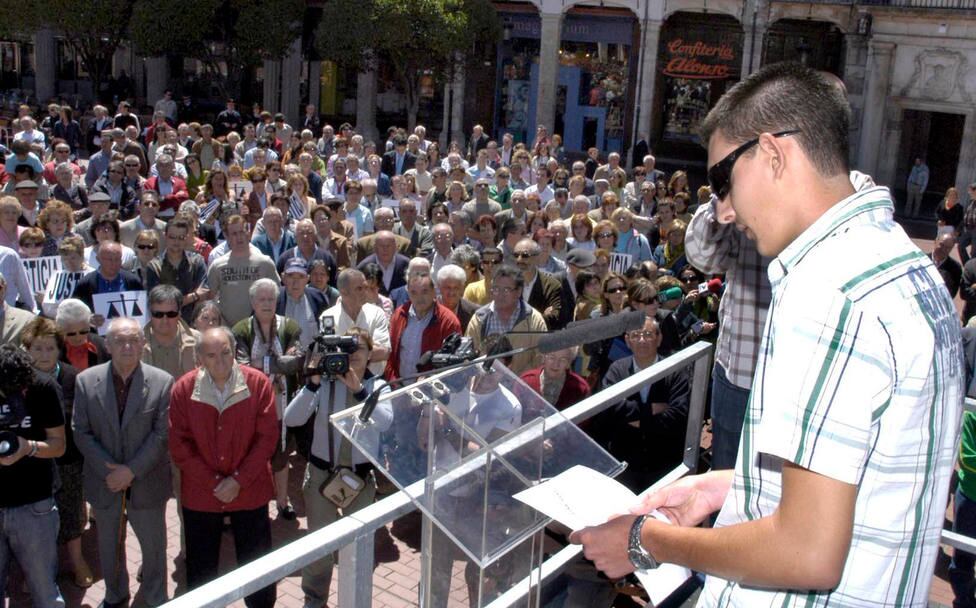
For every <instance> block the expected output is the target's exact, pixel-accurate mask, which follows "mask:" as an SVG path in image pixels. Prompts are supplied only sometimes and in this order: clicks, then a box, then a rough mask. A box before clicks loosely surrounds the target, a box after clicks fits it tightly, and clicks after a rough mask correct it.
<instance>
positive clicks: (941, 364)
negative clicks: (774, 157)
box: [699, 187, 965, 608]
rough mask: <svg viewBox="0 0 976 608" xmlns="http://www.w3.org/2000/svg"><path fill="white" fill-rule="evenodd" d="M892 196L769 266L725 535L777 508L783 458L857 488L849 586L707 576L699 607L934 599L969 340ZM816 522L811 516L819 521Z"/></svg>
mask: <svg viewBox="0 0 976 608" xmlns="http://www.w3.org/2000/svg"><path fill="white" fill-rule="evenodd" d="M893 216H894V205H893V204H892V201H891V195H890V193H889V192H888V189H887V188H883V187H875V188H870V189H867V190H864V191H861V192H857V193H855V194H853V195H851V196H850V197H849V198H847V199H845V200H843V201H841V202H839V203H837V204H836V205H835V206H834V207H832V208H831V209H830V210H829V211H827V212H826V213H825V214H824V215H822V216H821V217H820V218H819V219H818V220H817V221H816V222H815V223H814V224H813V225H811V226H810V227H809V228H807V229H806V230H805V231H804V232H803V233H802V234H801V235H800V236H799V237H797V239H796V240H794V241H793V242H792V243H791V244H790V245H789V246H788V247H787V248H786V249H785V250H784V251H783V252H782V253H781V254H780V255H779V256H778V257H777V258H776V259H775V260H774V261H773V262H772V263H771V264H770V266H769V278H770V284H771V286H772V294H773V298H772V302H771V304H770V310H769V317H768V319H767V322H766V329H765V331H764V333H763V339H762V341H761V343H760V350H759V359H758V363H757V369H756V375H755V380H754V383H753V390H752V393H751V397H750V401H749V408H748V412H747V414H746V420H745V425H744V427H743V433H742V440H741V442H740V445H739V457H738V462H737V463H736V471H735V478H734V481H733V485H732V488H731V491H730V492H729V494H728V496H727V497H726V500H725V504H724V506H723V507H722V511H721V513H720V514H719V517H718V521H717V523H716V525H717V526H729V525H733V524H737V523H742V522H745V521H750V520H755V519H758V518H761V517H766V516H768V515H770V514H772V513H773V512H774V511H775V510H776V508H777V507H778V504H779V500H780V496H781V492H782V486H781V482H782V468H783V462H784V461H788V462H791V463H795V464H796V465H798V466H800V467H803V468H806V469H808V470H811V471H814V472H816V473H818V474H821V475H825V476H828V477H830V478H832V479H836V480H839V481H842V482H844V483H848V484H852V485H856V486H857V487H858V491H857V499H856V503H855V508H854V527H853V537H852V539H851V546H850V550H849V552H848V555H847V559H846V563H845V565H844V571H843V574H842V576H841V581H840V584H839V585H838V586H837V587H836V588H835V589H834V590H832V591H830V592H823V593H819V592H806V591H802V592H800V591H796V592H794V591H771V590H766V589H757V588H751V587H747V586H742V585H738V584H736V583H733V582H729V581H725V580H721V579H718V578H711V577H710V578H709V579H708V580H707V582H706V584H705V589H704V591H703V592H702V595H701V599H700V600H699V605H700V606H749V607H750V608H752V607H766V606H776V607H777V608H779V607H783V606H844V607H865V608H866V607H869V606H870V607H872V608H876V607H878V606H926V605H927V603H928V595H929V586H930V584H931V579H932V574H933V571H934V569H935V557H936V551H937V549H938V542H939V537H940V532H941V530H942V523H943V517H944V515H945V507H946V498H947V488H948V486H949V477H950V475H951V473H952V467H953V463H954V460H955V446H956V442H957V439H958V432H959V420H960V412H961V411H962V402H963V397H964V378H965V374H964V371H963V354H962V342H961V340H962V338H961V332H960V327H959V321H958V319H957V318H956V315H955V309H954V307H953V304H952V301H951V299H950V298H949V294H948V291H947V290H946V288H945V285H944V283H943V281H942V278H941V277H940V275H939V273H938V271H937V270H936V269H935V267H934V266H933V265H932V262H931V260H929V258H928V257H927V256H926V255H925V254H923V253H922V252H921V251H919V250H918V249H917V248H916V247H915V246H914V245H913V244H912V242H911V241H910V240H909V239H908V237H907V236H906V235H905V233H904V231H903V230H902V229H901V228H900V227H899V226H898V225H896V224H895V223H894V219H893ZM810 523H811V525H816V522H810Z"/></svg>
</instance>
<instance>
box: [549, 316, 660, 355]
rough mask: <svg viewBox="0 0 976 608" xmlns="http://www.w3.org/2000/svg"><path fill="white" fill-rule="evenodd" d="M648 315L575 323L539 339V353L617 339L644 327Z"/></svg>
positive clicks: (614, 317)
mask: <svg viewBox="0 0 976 608" xmlns="http://www.w3.org/2000/svg"><path fill="white" fill-rule="evenodd" d="M646 319H647V315H646V314H645V313H644V312H643V311H641V310H632V311H628V312H620V313H615V314H611V315H607V316H605V317H598V318H596V319H586V320H585V321H575V322H573V323H570V324H569V325H567V326H566V329H564V330H562V331H557V332H553V333H551V334H548V335H546V336H544V337H542V338H540V339H539V346H538V348H539V352H541V353H543V354H546V353H552V352H556V351H557V350H563V349H564V348H569V347H571V346H579V345H580V344H588V343H592V342H599V341H600V340H606V339H608V338H616V337H617V336H619V335H621V334H625V333H627V332H628V331H633V330H635V329H640V328H641V327H643V326H644V322H645V320H646Z"/></svg>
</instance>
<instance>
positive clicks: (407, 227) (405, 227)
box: [400, 220, 417, 232]
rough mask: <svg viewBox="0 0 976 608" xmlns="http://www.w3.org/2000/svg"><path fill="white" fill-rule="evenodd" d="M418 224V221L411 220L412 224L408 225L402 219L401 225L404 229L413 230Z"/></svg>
mask: <svg viewBox="0 0 976 608" xmlns="http://www.w3.org/2000/svg"><path fill="white" fill-rule="evenodd" d="M416 225H417V223H416V222H410V225H407V223H406V222H404V221H402V220H401V221H400V227H401V228H403V229H404V230H406V231H407V232H410V231H411V230H413V227H414V226H416Z"/></svg>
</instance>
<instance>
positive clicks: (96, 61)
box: [0, 0, 135, 101]
mask: <svg viewBox="0 0 976 608" xmlns="http://www.w3.org/2000/svg"><path fill="white" fill-rule="evenodd" d="M134 2H135V0H31V1H30V2H20V3H16V2H9V3H6V2H0V4H5V5H7V6H6V7H5V8H3V9H0V21H5V26H4V28H5V29H7V30H10V31H21V32H25V31H32V30H36V29H39V28H42V27H49V28H51V29H52V30H54V31H55V32H56V33H57V34H59V35H60V36H62V37H63V39H64V41H65V42H66V43H67V44H68V46H69V47H70V48H71V49H72V50H73V51H74V52H75V53H77V54H78V56H79V58H80V59H81V63H82V65H83V66H84V68H85V70H86V71H87V72H88V74H89V75H90V76H91V80H92V89H93V92H94V93H95V96H96V97H98V94H99V92H100V90H101V86H102V83H103V82H105V80H106V79H107V77H108V76H109V74H110V71H111V69H112V55H114V54H115V51H116V50H118V48H119V45H120V44H121V43H122V41H123V40H124V39H125V36H126V34H127V32H128V27H129V18H130V16H131V15H132V6H133V4H134ZM14 5H16V6H14ZM41 101H44V100H41Z"/></svg>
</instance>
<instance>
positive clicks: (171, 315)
mask: <svg viewBox="0 0 976 608" xmlns="http://www.w3.org/2000/svg"><path fill="white" fill-rule="evenodd" d="M178 316H180V313H179V311H176V310H154V311H152V317H153V319H162V318H164V317H165V318H167V319H175V318H176V317H178Z"/></svg>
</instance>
